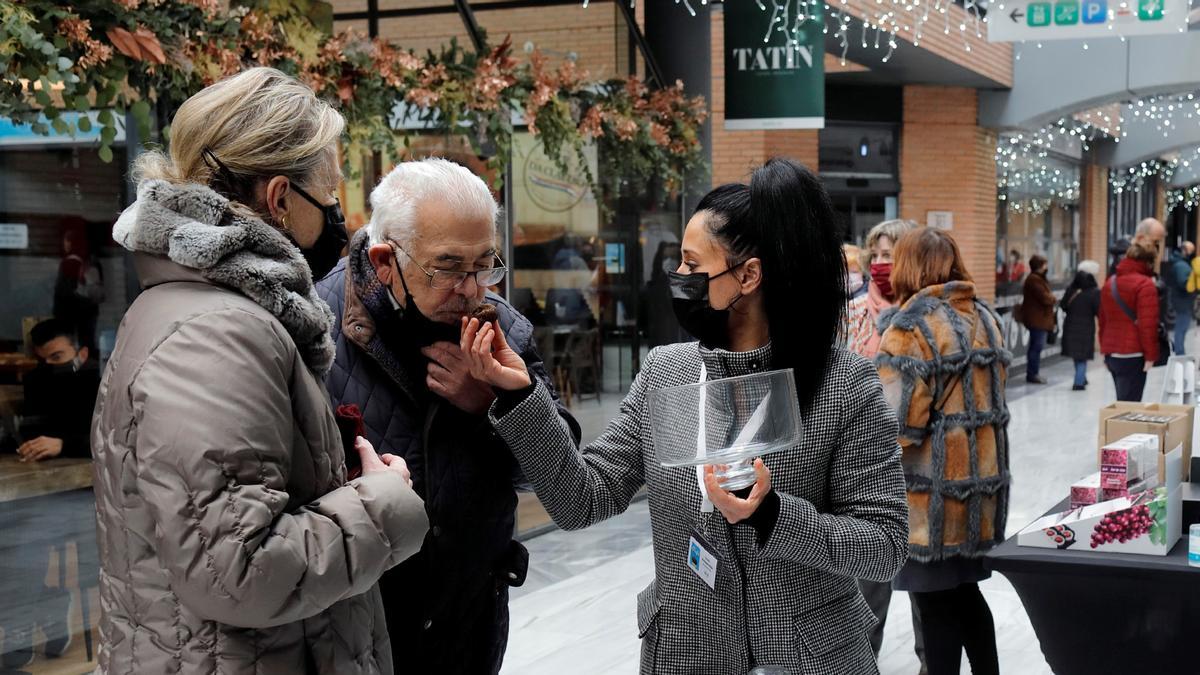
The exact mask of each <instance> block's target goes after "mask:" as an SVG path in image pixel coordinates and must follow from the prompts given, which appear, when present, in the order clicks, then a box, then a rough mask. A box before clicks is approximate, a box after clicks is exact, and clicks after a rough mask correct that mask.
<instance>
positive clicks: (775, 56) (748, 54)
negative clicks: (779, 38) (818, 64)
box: [733, 45, 813, 72]
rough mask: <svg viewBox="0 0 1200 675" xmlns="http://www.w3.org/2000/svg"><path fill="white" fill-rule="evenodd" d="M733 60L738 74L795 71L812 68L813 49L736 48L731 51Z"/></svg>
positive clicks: (792, 47) (802, 47)
mask: <svg viewBox="0 0 1200 675" xmlns="http://www.w3.org/2000/svg"><path fill="white" fill-rule="evenodd" d="M733 58H734V61H735V62H736V63H737V69H738V72H745V71H747V70H795V69H797V68H812V65H813V48H812V47H811V46H806V45H800V46H792V45H789V46H786V47H757V48H750V47H738V48H735V49H734V50H733Z"/></svg>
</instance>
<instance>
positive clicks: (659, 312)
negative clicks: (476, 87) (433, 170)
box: [509, 132, 683, 402]
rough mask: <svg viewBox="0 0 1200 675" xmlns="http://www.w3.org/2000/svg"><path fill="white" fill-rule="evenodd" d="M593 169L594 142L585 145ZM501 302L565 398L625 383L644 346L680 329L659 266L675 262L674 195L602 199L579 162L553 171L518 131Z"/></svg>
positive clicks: (676, 336)
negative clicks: (508, 280)
mask: <svg viewBox="0 0 1200 675" xmlns="http://www.w3.org/2000/svg"><path fill="white" fill-rule="evenodd" d="M586 157H587V162H588V164H589V169H590V170H591V171H592V172H593V175H595V173H596V171H597V170H598V164H597V158H596V154H595V151H594V150H593V149H591V148H589V149H588V151H587V153H586ZM510 194H511V198H512V208H511V211H510V214H509V215H510V220H511V228H512V232H511V241H512V262H511V265H512V268H513V274H512V286H511V288H510V289H509V299H510V301H511V302H512V303H513V304H514V305H515V306H516V307H517V308H518V309H519V310H520V311H521V312H522V313H523V314H525V315H526V316H527V317H529V319H530V320H531V321H532V322H533V324H534V326H535V331H536V333H537V336H538V341H539V346H540V350H541V353H542V356H543V358H544V359H545V360H546V363H547V366H548V369H549V370H550V372H551V373H552V374H553V375H554V378H555V380H556V383H557V384H558V386H559V389H560V390H561V391H562V392H564V394H565V396H566V398H567V399H568V400H569V401H572V402H574V401H576V400H580V399H589V398H595V399H597V400H600V399H601V398H602V397H603V395H604V394H605V393H615V394H620V393H623V392H624V391H626V390H627V389H628V387H629V384H630V383H631V382H632V379H633V376H634V374H636V370H637V368H638V366H639V364H640V362H641V359H642V357H643V356H644V354H645V352H646V351H647V350H648V349H649V348H650V347H654V346H657V345H660V344H667V343H670V342H677V341H679V340H680V339H682V337H683V335H682V333H681V332H680V331H679V328H678V325H677V324H676V322H675V317H674V314H673V313H672V312H671V309H670V308H671V301H670V290H669V288H668V287H667V282H666V271H668V270H673V269H675V268H677V267H678V266H679V260H680V252H679V243H680V240H681V238H682V237H681V235H682V220H681V214H680V211H679V208H680V206H679V200H678V199H667V200H665V203H666V205H665V206H664V205H663V201H664V200H655V199H651V198H647V197H646V196H644V195H643V196H641V197H639V198H635V197H623V198H621V199H618V200H614V201H613V202H611V203H608V204H606V205H605V207H604V208H602V207H601V204H600V203H599V202H597V200H596V198H595V196H594V195H593V194H592V192H591V190H590V189H589V188H588V185H587V181H586V179H585V178H584V171H583V167H582V166H576V167H574V168H573V169H572V170H571V171H566V172H564V171H562V170H561V169H560V168H559V167H558V166H557V165H556V164H555V163H554V162H552V161H551V160H550V159H549V158H547V157H546V155H545V154H544V153H543V152H542V149H541V144H540V143H539V142H538V141H537V139H536V138H534V137H533V136H532V135H531V134H529V133H527V132H520V133H517V134H516V135H515V137H514V142H513V166H512V186H511V190H510Z"/></svg>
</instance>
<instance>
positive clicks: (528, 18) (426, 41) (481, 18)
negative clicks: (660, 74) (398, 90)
mask: <svg viewBox="0 0 1200 675" xmlns="http://www.w3.org/2000/svg"><path fill="white" fill-rule="evenodd" d="M360 4H361V3H359V2H356V1H354V0H335V1H334V2H333V9H334V11H335V12H348V11H359V10H360V7H359V5H360ZM447 4H449V2H447ZM429 5H430V3H429V2H428V0H419V1H418V0H392V1H391V2H380V9H381V10H382V9H389V8H410V7H428V6H429ZM486 5H487V3H486V2H477V3H473V4H472V6H473V8H474V10H475V20H476V21H477V22H479V25H480V27H481V28H483V29H484V30H485V31H487V34H488V41H489V42H490V43H491V44H499V43H500V41H502V40H503V39H504V37H505V36H508V35H511V36H512V41H513V47H514V50H515V52H516V54H517V56H518V57H519V58H524V56H525V52H524V47H525V45H526V43H533V45H534V46H535V47H537V48H538V49H541V50H542V51H543V52H545V53H546V54H547V55H548V56H550V57H551V61H552V62H557V61H559V60H561V59H562V58H565V56H566V55H567V54H569V53H572V52H573V53H575V54H576V55H577V56H578V61H577V63H578V64H579V65H580V66H581V67H583V68H584V69H586V70H587V71H588V72H589V74H590V75H591V77H592V78H593V79H605V78H609V77H615V76H619V75H624V72H623V71H621V70H620V69H619V68H618V64H623V63H625V62H626V61H627V59H626V58H625V55H624V54H619V53H618V50H619V49H622V50H623V49H624V48H625V47H624V45H625V44H626V43H625V41H624V40H623V39H622V38H623V35H619V34H618V31H617V29H618V28H620V29H621V30H622V31H623V30H624V27H625V24H624V21H623V20H622V19H621V17H620V16H619V15H618V13H617V9H616V7H615V6H614V5H613V3H611V2H597V3H593V4H592V5H591V6H590V7H588V8H587V9H584V8H583V6H582V4H580V5H562V6H548V7H532V8H525V9H503V10H487V9H486ZM349 27H353V28H356V29H358V30H361V31H363V32H366V22H365V21H346V22H338V23H337V26H336V28H337V29H339V30H340V29H342V28H349ZM379 36H380V37H382V38H386V39H388V40H391V41H393V42H395V43H397V44H399V45H400V46H402V47H405V48H409V49H413V50H415V51H416V52H417V53H419V54H423V53H424V52H425V51H426V50H430V49H432V50H433V51H435V52H436V51H437V50H438V49H439V48H440V47H441V46H442V45H445V44H448V43H449V42H450V39H451V38H456V39H457V40H458V41H459V43H460V44H463V45H466V46H467V47H468V48H469V47H470V44H471V42H470V38H469V37H468V36H467V32H466V30H465V29H464V28H463V23H462V19H461V18H460V17H459V15H458V14H457V13H442V14H426V15H420V16H405V17H399V18H391V19H381V20H380V21H379Z"/></svg>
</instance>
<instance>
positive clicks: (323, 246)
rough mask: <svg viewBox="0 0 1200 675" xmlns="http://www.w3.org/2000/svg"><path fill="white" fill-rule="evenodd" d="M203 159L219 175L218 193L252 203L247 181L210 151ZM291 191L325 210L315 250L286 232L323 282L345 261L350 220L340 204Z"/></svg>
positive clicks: (215, 183) (296, 187)
mask: <svg viewBox="0 0 1200 675" xmlns="http://www.w3.org/2000/svg"><path fill="white" fill-rule="evenodd" d="M200 156H201V158H203V159H204V163H205V164H207V165H208V167H209V168H210V169H212V170H213V172H214V174H215V176H214V177H213V181H212V188H213V189H214V190H216V191H217V192H218V193H220V194H222V195H225V196H226V197H228V198H230V199H237V200H240V201H242V202H243V203H250V202H248V201H247V200H246V197H247V191H248V188H247V187H246V186H247V182H246V181H247V179H245V178H239V177H238V175H237V174H235V173H234V172H233V171H231V170H230V169H229V167H228V166H226V165H225V163H224V162H222V161H221V160H220V159H219V158H218V157H217V155H216V153H214V152H213V151H212V150H211V149H210V148H208V147H205V148H203V149H201V150H200ZM239 187H240V188H241V189H239ZM291 187H292V189H294V190H295V191H296V194H298V195H300V196H301V197H303V198H305V199H307V200H308V202H309V203H310V204H312V205H313V206H315V207H317V208H318V209H321V214H322V215H324V216H325V224H324V226H322V228H321V234H320V236H318V237H317V240H316V241H315V242H314V243H313V245H312V247H311V248H304V247H302V246H300V244H299V243H298V242H297V241H296V239H295V237H293V236H292V235H291V233H290V232H286V231H285V232H284V233H285V234H286V235H287V238H288V239H291V240H292V243H293V244H296V248H298V249H300V254H301V255H303V256H304V260H305V262H307V263H308V269H309V271H310V272H312V277H313V281H320V280H321V279H323V278H325V275H326V274H329V271H330V270H332V269H333V268H334V266H336V265H337V261H338V259H340V258H341V257H342V249H344V248H346V242H348V241H350V236H349V235H348V234H346V218H345V216H343V215H342V207H341V205H340V204H338V203H337V202H334V203H332V204H330V205H328V206H326V205H324V204H322V203H321V202H319V201H317V199H316V198H315V197H313V196H312V195H310V194H308V193H307V192H305V191H304V190H303V189H301V188H300V186H299V185H296V184H294V183H293V184H292V186H291ZM280 229H282V228H280Z"/></svg>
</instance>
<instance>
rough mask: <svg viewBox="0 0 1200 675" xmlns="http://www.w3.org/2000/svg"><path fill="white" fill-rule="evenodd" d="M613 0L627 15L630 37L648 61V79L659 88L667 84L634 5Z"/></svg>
mask: <svg viewBox="0 0 1200 675" xmlns="http://www.w3.org/2000/svg"><path fill="white" fill-rule="evenodd" d="M613 1H614V2H615V3H616V4H617V8H618V9H620V10H621V16H623V17H625V25H626V26H628V27H629V37H631V38H633V41H634V43H635V44H637V48H638V52H640V53H641V55H642V60H643V61H645V62H646V74H647V75H649V77H647V78H646V79H647V80H648V81H653V82H654V86H655V87H657V88H659V89H661V88H663V87H665V86H667V83H666V82H664V81H663V75H662V70H661V69H659V67H658V60H657V59H655V58H654V52H652V51H651V50H650V43H648V42H646V36H645V35H644V34H642V27H641V26H639V25H638V22H637V15H636V14H635V13H634V11H633V7H630V6H629V3H627V2H625V0H613Z"/></svg>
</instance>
